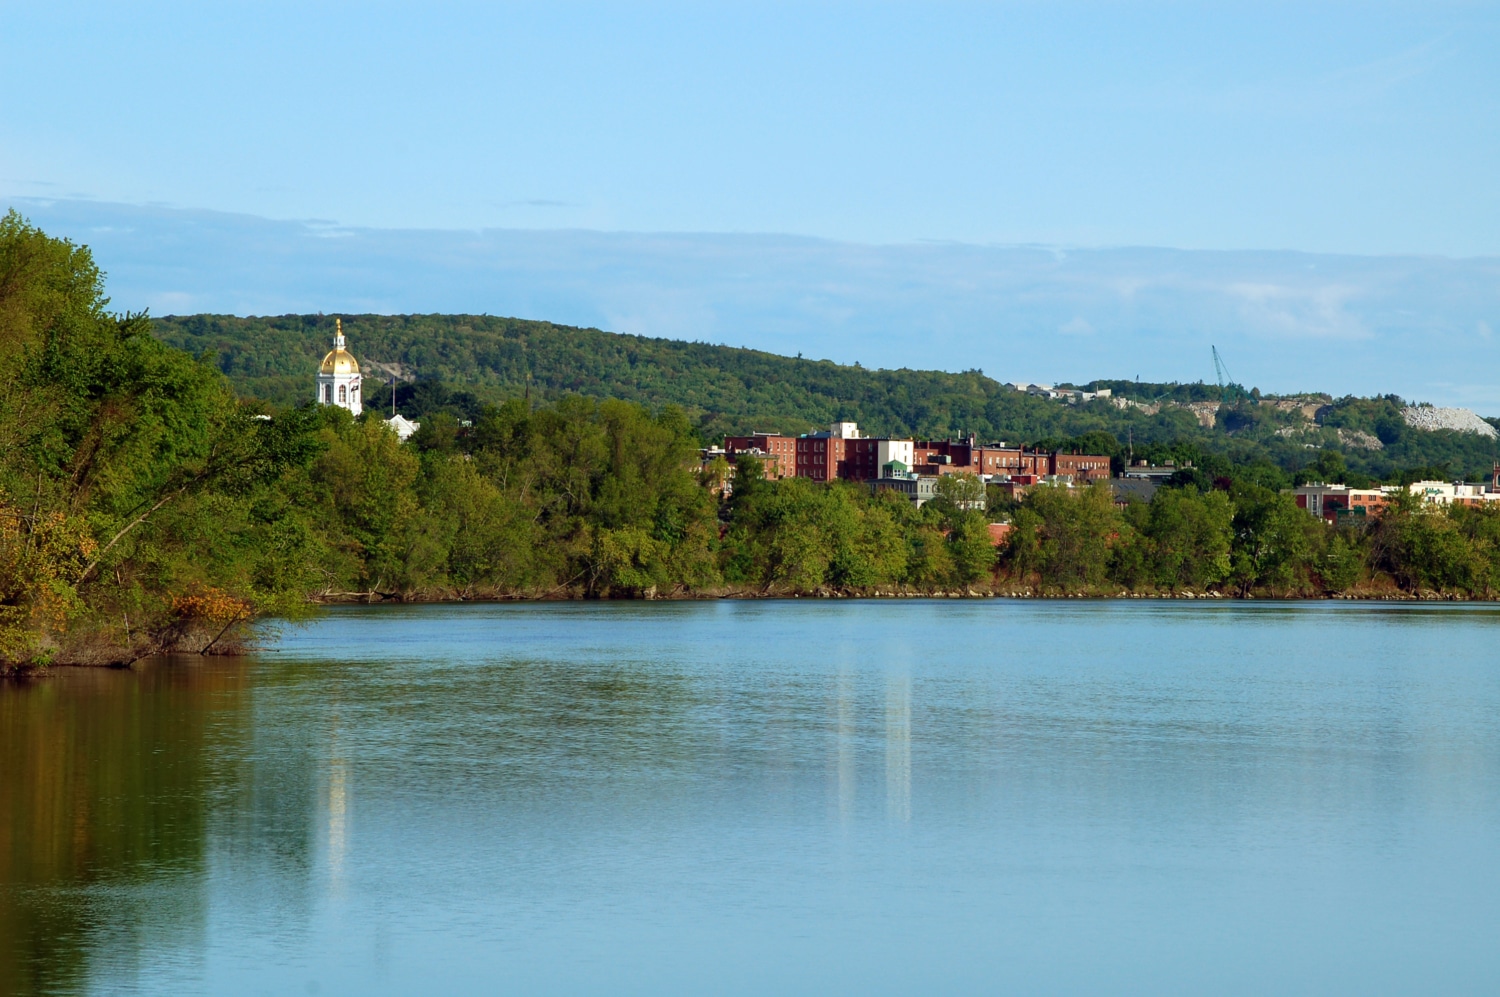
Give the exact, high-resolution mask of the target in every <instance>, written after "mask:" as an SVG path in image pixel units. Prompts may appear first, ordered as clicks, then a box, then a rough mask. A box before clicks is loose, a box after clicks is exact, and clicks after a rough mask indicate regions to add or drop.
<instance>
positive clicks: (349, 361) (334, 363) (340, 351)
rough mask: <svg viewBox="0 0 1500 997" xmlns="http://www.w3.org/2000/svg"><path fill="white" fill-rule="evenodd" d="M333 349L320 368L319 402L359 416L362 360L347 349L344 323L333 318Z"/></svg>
mask: <svg viewBox="0 0 1500 997" xmlns="http://www.w3.org/2000/svg"><path fill="white" fill-rule="evenodd" d="M334 328H335V332H334V336H333V349H332V350H330V351H329V353H328V355H327V356H326V357H324V358H323V364H322V366H320V367H319V368H318V402H319V404H322V405H337V406H338V407H339V408H346V409H348V410H349V411H350V412H351V413H353V414H354V415H359V413H360V410H361V408H362V406H361V405H360V402H359V383H360V374H359V361H357V360H355V359H354V357H353V355H352V354H350V353H349V351H348V350H346V349H344V320H343V319H334Z"/></svg>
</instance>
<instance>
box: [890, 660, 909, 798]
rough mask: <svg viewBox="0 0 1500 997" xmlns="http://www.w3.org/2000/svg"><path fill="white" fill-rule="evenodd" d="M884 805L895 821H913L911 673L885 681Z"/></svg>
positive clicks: (897, 675)
mask: <svg viewBox="0 0 1500 997" xmlns="http://www.w3.org/2000/svg"><path fill="white" fill-rule="evenodd" d="M885 808H886V813H887V814H888V815H889V816H890V818H891V819H892V820H895V821H900V822H902V823H905V822H906V821H909V820H911V676H910V675H907V674H905V673H904V672H903V673H899V674H892V675H890V676H888V677H887V678H886V684H885Z"/></svg>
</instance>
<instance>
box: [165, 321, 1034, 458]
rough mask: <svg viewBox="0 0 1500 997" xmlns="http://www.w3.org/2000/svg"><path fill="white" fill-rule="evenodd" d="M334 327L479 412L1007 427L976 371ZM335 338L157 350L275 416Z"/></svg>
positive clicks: (769, 423) (316, 324)
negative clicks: (508, 403)
mask: <svg viewBox="0 0 1500 997" xmlns="http://www.w3.org/2000/svg"><path fill="white" fill-rule="evenodd" d="M340 317H341V318H342V319H343V323H344V332H345V334H346V335H348V337H349V344H350V349H351V350H352V351H353V352H354V354H355V356H356V357H358V358H359V360H360V362H361V363H363V364H366V372H367V379H372V378H373V379H380V378H383V377H386V376H388V375H389V374H390V373H398V374H400V375H401V376H402V377H403V378H407V379H412V380H419V381H420V380H427V381H438V382H441V383H443V384H444V385H446V386H447V387H448V388H450V389H456V390H462V391H467V392H471V393H472V394H473V395H474V396H475V397H476V398H477V399H478V400H479V401H480V402H498V401H502V400H504V399H506V398H514V397H519V396H521V395H523V394H524V393H526V392H527V390H528V380H529V382H530V383H529V389H530V394H531V397H532V398H533V399H534V400H536V401H549V400H552V399H555V398H557V397H560V396H562V395H566V394H583V395H592V396H595V397H599V398H606V397H608V398H620V399H625V400H628V401H633V402H638V403H641V404H645V405H648V406H652V407H659V406H661V405H665V404H675V405H679V406H681V407H683V408H684V409H686V410H687V411H688V412H689V413H690V414H691V415H692V416H693V417H694V420H695V421H696V422H697V423H698V424H699V425H700V427H701V428H702V429H703V431H704V432H705V433H707V434H709V435H718V434H721V433H723V432H737V431H746V430H750V429H755V430H780V431H783V432H806V431H807V430H808V429H809V428H810V427H812V426H820V427H821V426H825V425H826V424H827V423H828V422H830V421H832V420H833V419H835V418H840V417H847V418H852V419H856V420H858V421H860V422H861V423H862V424H865V425H868V426H871V427H873V428H878V429H879V430H880V431H882V432H890V433H939V434H947V433H949V432H957V431H959V430H961V429H965V428H972V429H973V430H974V431H975V432H980V433H989V432H992V431H993V428H994V427H995V426H996V425H997V424H998V422H1003V421H1005V420H1004V419H1003V418H1002V419H999V420H998V422H997V418H996V416H997V415H998V413H997V412H992V411H991V409H992V406H993V404H994V402H995V400H996V398H997V396H998V395H999V393H1000V385H999V384H998V383H996V382H995V381H994V380H993V379H991V378H988V377H985V376H983V375H982V374H980V373H979V372H977V371H974V372H967V373H962V374H950V373H945V372H942V371H915V370H894V371H883V370H882V371H877V370H868V369H865V368H862V367H847V366H842V365H839V364H835V363H832V362H831V361H827V360H822V361H815V360H802V359H796V358H791V357H782V356H777V355H775V354H772V353H763V352H761V351H759V350H747V349H736V348H733V347H728V346H714V345H710V344H707V343H689V342H682V341H679V340H670V339H648V338H646V337H642V336H627V335H620V334H616V333H610V332H601V331H600V330H598V329H579V328H573V327H570V326H562V325H553V324H552V323H550V322H534V321H526V320H523V319H510V318H495V317H491V316H487V315H346V316H340ZM333 327H334V316H332V315H329V316H321V315H288V316H282V317H278V318H236V317H232V316H221V315H193V316H188V317H176V316H173V317H168V318H163V319H157V320H156V329H157V335H158V336H159V337H160V338H161V339H162V340H163V341H165V342H167V343H169V344H171V345H173V346H177V347H180V348H182V349H185V350H187V351H189V352H192V353H195V354H201V353H203V352H205V351H208V352H210V353H212V354H214V355H215V356H216V357H217V360H218V364H219V367H220V369H222V370H223V371H224V372H225V373H226V374H228V375H229V377H230V379H231V380H232V381H233V383H234V384H235V386H236V387H237V388H238V389H239V390H240V391H241V392H242V393H244V394H247V395H251V396H254V397H259V398H264V399H266V400H267V401H272V402H276V403H278V404H284V405H285V404H295V403H299V402H301V401H302V400H303V399H304V398H307V397H310V394H311V391H312V374H313V372H314V371H315V369H316V367H317V363H318V361H319V360H320V359H321V358H322V356H323V354H324V352H326V351H327V350H328V348H329V344H330V342H331V341H332V338H333ZM371 361H373V362H374V370H371V368H370V362H371ZM366 394H367V396H369V397H373V396H374V389H373V387H371V388H367V389H366Z"/></svg>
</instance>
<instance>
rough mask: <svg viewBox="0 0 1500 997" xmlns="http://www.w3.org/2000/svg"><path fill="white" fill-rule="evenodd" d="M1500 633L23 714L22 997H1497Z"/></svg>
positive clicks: (395, 678) (332, 659) (402, 624)
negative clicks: (950, 996)
mask: <svg viewBox="0 0 1500 997" xmlns="http://www.w3.org/2000/svg"><path fill="white" fill-rule="evenodd" d="M1497 641H1500V613H1497V612H1496V611H1494V610H1491V609H1486V608H1482V607H1463V606H1445V607H1437V608H1433V607H1414V606H1394V607H1387V606H1362V605H1324V604H1315V605H1298V606H1286V605H1273V604H1262V603H1249V604H1242V605H1206V604H1182V603H1091V602H1050V603H1027V602H1020V603H1016V602H1003V601H991V602H944V601H935V602H796V601H794V602H753V603H705V604H640V605H630V604H604V605H599V604H593V605H581V604H556V605H532V606H528V605H507V606H456V607H421V608H390V607H374V608H347V609H339V610H335V611H332V612H330V613H329V614H327V615H326V616H325V617H323V618H321V619H320V620H318V621H317V622H315V623H313V624H312V625H310V626H308V627H305V628H302V629H298V630H292V631H288V632H287V633H285V634H284V635H283V636H282V638H281V639H280V640H279V641H278V642H277V643H276V644H275V645H274V646H275V647H276V651H275V652H271V653H265V654H262V655H259V656H257V657H255V658H251V659H242V660H223V659H217V660H215V659H208V660H202V659H192V660H186V659H179V660H163V661H155V662H147V663H143V664H142V665H141V666H139V667H138V668H137V669H135V670H134V671H61V672H59V673H58V674H56V675H55V676H54V677H52V678H50V679H47V680H45V681H42V682H35V683H28V684H8V685H0V992H3V993H14V994H31V993H83V994H153V995H154V994H193V993H209V994H228V995H241V994H247V995H248V994H277V995H281V994H358V995H379V994H509V993H515V994H590V993H607V994H916V993H965V994H967V993H1028V994H1030V993H1036V994H1047V993H1091V994H1092V993H1150V994H1165V993H1184V994H1205V993H1215V994H1235V993H1243V994H1266V993H1320V994H1321V993H1329V994H1334V993H1338V994H1432V993H1445V994H1460V993H1474V994H1480V993H1484V994H1493V993H1496V992H1500V666H1497V664H1496V653H1495V648H1496V644H1497Z"/></svg>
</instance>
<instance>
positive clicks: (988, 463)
mask: <svg viewBox="0 0 1500 997" xmlns="http://www.w3.org/2000/svg"><path fill="white" fill-rule="evenodd" d="M882 442H889V441H885V440H883V439H881V438H878V437H866V436H860V435H859V433H858V429H857V427H856V426H855V424H854V423H852V422H837V423H834V424H833V427H832V428H831V429H830V430H829V431H827V432H821V433H809V434H807V435H804V436H781V435H778V434H775V433H754V434H751V435H750V436H729V437H726V438H725V440H724V450H725V453H726V454H727V456H728V458H729V460H730V461H731V462H732V461H733V460H734V458H735V455H736V454H740V453H750V454H754V455H755V456H757V457H760V458H761V459H762V460H763V461H765V463H766V477H768V478H789V477H799V478H811V479H812V480H814V481H833V480H834V479H835V478H841V479H843V480H845V481H873V480H875V479H876V478H879V477H880V476H881V467H880V453H881V446H880V445H881V443H882ZM910 470H911V471H912V472H914V473H916V474H919V475H942V474H973V475H976V476H980V477H990V476H994V475H1001V476H1018V475H1034V476H1035V477H1036V478H1038V479H1040V478H1044V477H1046V476H1048V475H1066V476H1069V477H1071V478H1072V479H1073V480H1074V481H1076V482H1080V483H1082V482H1092V481H1102V480H1107V479H1108V478H1109V476H1110V466H1109V458H1108V457H1105V456H1103V455H1099V454H1069V453H1061V452H1058V453H1049V452H1047V451H1044V450H1028V449H1026V448H1025V447H1005V446H998V445H985V444H980V443H976V442H975V441H974V438H973V437H972V436H971V437H969V438H968V439H967V440H918V441H916V442H914V443H913V444H912V466H911V468H910Z"/></svg>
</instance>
